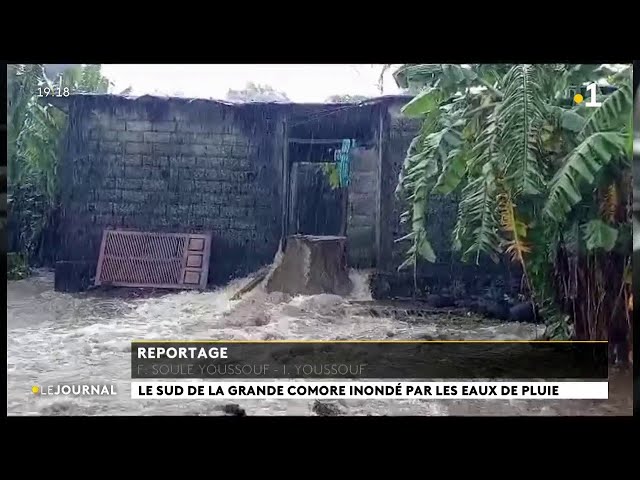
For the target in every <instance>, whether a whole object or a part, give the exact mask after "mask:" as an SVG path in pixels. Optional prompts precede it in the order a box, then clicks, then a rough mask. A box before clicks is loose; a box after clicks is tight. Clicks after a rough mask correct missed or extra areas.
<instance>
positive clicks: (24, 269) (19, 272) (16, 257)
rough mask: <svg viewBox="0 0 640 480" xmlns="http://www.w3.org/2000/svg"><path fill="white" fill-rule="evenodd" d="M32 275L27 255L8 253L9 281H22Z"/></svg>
mask: <svg viewBox="0 0 640 480" xmlns="http://www.w3.org/2000/svg"><path fill="white" fill-rule="evenodd" d="M30 273H31V269H30V268H29V262H28V259H27V257H26V255H23V254H20V253H14V252H9V253H7V279H8V280H21V279H23V278H26V277H28V276H29V274H30Z"/></svg>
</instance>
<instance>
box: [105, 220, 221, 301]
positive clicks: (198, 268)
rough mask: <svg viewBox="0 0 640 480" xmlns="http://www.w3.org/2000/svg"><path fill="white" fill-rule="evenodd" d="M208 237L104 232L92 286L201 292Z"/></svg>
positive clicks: (207, 260) (206, 259) (206, 271)
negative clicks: (195, 289) (193, 290)
mask: <svg viewBox="0 0 640 480" xmlns="http://www.w3.org/2000/svg"><path fill="white" fill-rule="evenodd" d="M210 251H211V235H210V234H194V233H151V232H138V231H131V230H105V231H104V233H103V236H102V244H101V246H100V257H99V259H98V269H97V271H96V279H95V284H96V285H113V286H121V287H153V288H181V289H189V288H191V289H193V288H198V289H204V288H206V286H207V277H208V275H209V255H210Z"/></svg>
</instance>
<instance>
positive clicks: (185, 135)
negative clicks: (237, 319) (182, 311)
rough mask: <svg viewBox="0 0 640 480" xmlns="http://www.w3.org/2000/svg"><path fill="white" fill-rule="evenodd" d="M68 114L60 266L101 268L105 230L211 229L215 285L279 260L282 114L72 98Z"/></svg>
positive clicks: (195, 104) (148, 100)
mask: <svg viewBox="0 0 640 480" xmlns="http://www.w3.org/2000/svg"><path fill="white" fill-rule="evenodd" d="M68 111H69V132H68V135H67V137H66V138H67V144H66V148H65V154H64V155H63V158H62V161H61V164H60V165H59V179H60V204H61V212H60V213H61V217H60V224H59V231H58V239H59V242H60V245H59V247H60V248H59V257H60V258H58V260H84V261H88V262H94V263H97V258H98V253H99V245H100V241H101V233H102V230H103V229H104V228H106V227H117V228H129V229H140V230H149V231H158V232H162V231H175V232H187V231H189V232H205V231H209V232H211V233H212V234H213V241H212V252H211V264H210V270H209V272H210V273H209V282H210V283H214V284H217V283H223V282H225V281H226V280H228V279H229V278H230V277H232V276H237V275H243V274H246V273H249V272H250V271H252V270H254V269H255V268H258V267H259V266H260V265H263V264H265V263H269V262H270V261H271V260H272V259H273V255H274V254H275V252H276V250H277V247H278V242H279V240H280V233H281V213H280V210H281V204H282V202H281V195H282V192H281V190H282V180H281V178H282V177H281V170H282V167H281V165H282V145H281V138H282V121H281V116H280V114H279V113H278V112H277V111H276V110H269V108H268V107H267V108H265V107H264V106H262V107H261V109H260V110H258V109H256V108H255V107H253V106H251V105H247V106H246V107H245V106H243V107H230V106H227V105H224V104H219V103H215V102H209V101H192V102H189V101H187V100H181V99H158V98H152V97H146V98H142V99H137V100H133V99H126V98H121V97H111V96H76V97H71V98H70V100H69V104H68Z"/></svg>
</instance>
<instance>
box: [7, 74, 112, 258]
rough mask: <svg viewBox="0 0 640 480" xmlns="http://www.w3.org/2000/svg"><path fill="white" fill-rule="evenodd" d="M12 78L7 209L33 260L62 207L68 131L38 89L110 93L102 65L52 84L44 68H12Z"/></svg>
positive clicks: (61, 77)
mask: <svg viewBox="0 0 640 480" xmlns="http://www.w3.org/2000/svg"><path fill="white" fill-rule="evenodd" d="M52 70H55V69H52ZM7 73H8V91H7V107H8V108H7V113H8V115H7V116H8V119H9V124H8V131H7V137H8V149H7V151H8V165H9V179H8V191H9V195H8V205H9V210H10V217H11V221H12V224H13V225H14V230H15V231H14V232H12V234H13V235H14V237H17V238H16V241H17V243H18V244H19V246H20V249H21V251H22V253H23V254H24V255H26V258H27V259H28V260H31V259H32V257H33V256H34V255H35V254H36V250H37V249H38V248H39V245H40V243H41V242H40V239H41V235H42V233H43V232H44V231H45V230H46V229H47V228H49V227H50V225H51V222H52V215H53V212H54V211H55V209H56V206H57V193H58V192H57V181H56V178H57V177H56V176H57V165H58V157H59V153H60V138H61V134H62V132H63V131H64V129H65V127H66V116H65V115H64V114H63V113H62V112H61V111H60V110H57V109H56V108H54V107H53V106H52V105H51V104H49V103H48V101H47V98H46V97H44V98H42V97H38V96H37V94H38V89H39V88H44V87H49V88H53V87H54V85H55V87H56V91H57V89H59V88H60V85H61V84H62V88H63V89H64V88H69V91H70V92H72V93H77V92H106V91H107V90H108V86H109V82H108V80H107V79H106V78H105V77H103V76H102V75H101V73H100V65H85V66H80V67H73V68H72V69H71V70H68V71H65V72H63V73H62V74H61V75H58V76H57V77H55V78H52V79H50V78H48V77H47V76H46V75H45V69H44V66H43V65H41V64H36V65H24V64H21V65H9V67H8V70H7Z"/></svg>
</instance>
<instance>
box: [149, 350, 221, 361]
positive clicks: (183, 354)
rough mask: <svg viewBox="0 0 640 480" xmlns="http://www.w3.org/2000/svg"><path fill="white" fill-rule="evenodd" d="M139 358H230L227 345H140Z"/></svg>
mask: <svg viewBox="0 0 640 480" xmlns="http://www.w3.org/2000/svg"><path fill="white" fill-rule="evenodd" d="M136 351H137V355H138V358H153V359H161V358H169V359H174V358H178V359H180V358H186V359H198V358H213V359H216V358H228V357H229V353H228V352H227V347H169V348H165V347H138V348H137V350H136Z"/></svg>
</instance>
